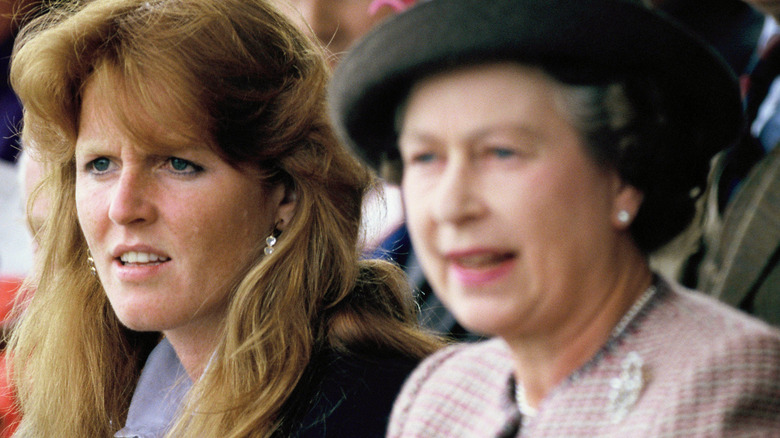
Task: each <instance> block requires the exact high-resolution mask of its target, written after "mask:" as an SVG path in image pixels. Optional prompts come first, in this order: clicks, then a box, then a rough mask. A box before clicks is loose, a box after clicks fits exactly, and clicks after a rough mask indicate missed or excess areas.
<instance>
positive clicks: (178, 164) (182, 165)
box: [168, 157, 203, 174]
mask: <svg viewBox="0 0 780 438" xmlns="http://www.w3.org/2000/svg"><path fill="white" fill-rule="evenodd" d="M168 165H169V166H170V168H171V170H173V171H174V172H175V173H183V174H190V173H197V172H200V171H201V170H203V168H202V167H200V166H198V165H196V164H194V163H192V162H190V161H187V160H185V159H183V158H178V157H170V158H168Z"/></svg>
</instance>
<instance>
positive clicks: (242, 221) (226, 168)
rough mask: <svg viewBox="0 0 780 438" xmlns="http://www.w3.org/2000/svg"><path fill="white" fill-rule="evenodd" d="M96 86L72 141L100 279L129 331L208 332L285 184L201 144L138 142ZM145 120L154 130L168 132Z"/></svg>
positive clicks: (82, 216) (80, 203) (132, 109)
mask: <svg viewBox="0 0 780 438" xmlns="http://www.w3.org/2000/svg"><path fill="white" fill-rule="evenodd" d="M100 84H101V83H100V82H90V83H89V84H88V85H87V87H86V90H85V94H84V100H83V107H82V111H81V118H80V125H79V132H78V139H77V142H76V166H77V174H76V204H77V212H78V218H79V221H80V224H81V228H82V230H83V232H84V235H85V237H86V239H87V243H88V244H89V248H90V250H91V253H92V256H93V258H94V260H95V265H96V267H97V272H98V275H99V278H100V282H101V283H102V285H103V287H104V289H105V291H106V294H107V295H108V299H109V301H110V303H111V306H112V308H113V309H114V311H115V312H116V314H117V316H118V317H119V319H120V321H121V322H122V323H123V324H125V325H126V326H127V327H129V328H131V329H134V330H140V331H164V332H166V333H167V334H169V335H172V334H174V333H175V332H178V333H181V334H183V335H185V336H186V335H187V334H193V333H213V332H215V330H216V329H217V328H218V327H220V325H221V324H222V322H223V319H224V316H225V311H226V305H227V301H228V294H229V286H230V285H231V282H232V281H233V280H235V279H236V277H237V275H238V274H239V272H240V271H241V270H242V269H243V268H245V266H246V264H247V263H248V261H249V259H250V257H252V256H253V254H255V253H256V250H257V248H258V247H260V248H262V246H263V243H262V242H264V239H265V237H266V236H267V235H268V234H269V232H270V231H271V230H272V229H273V226H274V222H275V220H276V219H275V215H276V213H277V207H278V204H279V202H280V200H281V197H282V196H283V194H284V191H283V189H281V188H276V189H273V190H268V189H265V188H264V187H263V186H262V185H261V184H260V181H259V179H258V177H257V176H256V175H254V176H253V175H252V172H249V171H247V172H245V171H241V170H238V169H235V168H233V167H231V166H230V165H228V163H226V162H225V161H223V160H222V159H221V158H220V157H219V156H217V155H216V154H215V153H214V152H213V151H212V150H211V149H210V148H209V147H208V146H207V145H206V144H205V143H192V142H190V143H189V144H185V145H183V146H181V147H177V148H163V147H160V148H158V149H157V150H150V148H149V147H146V148H142V147H140V145H138V144H137V143H136V140H135V139H134V137H132V136H128V134H127V133H126V131H124V130H123V129H121V128H120V126H121V122H120V120H119V119H118V118H117V116H116V115H115V114H114V113H112V111H111V109H110V107H109V105H108V104H107V100H108V99H106V98H105V96H107V95H108V96H111V95H113V94H111V93H110V92H109V91H108V90H104V89H101V87H102V85H100ZM126 105H129V111H128V113H130V114H136V113H137V114H142V112H141V111H140V108H139V107H138V105H137V104H135V103H134V102H132V101H131V102H129V103H126ZM148 126H149V129H150V130H152V131H150V132H151V133H152V135H153V136H154V135H157V136H158V137H156V138H160V139H163V138H168V139H171V138H172V137H171V136H173V135H175V134H172V133H170V128H169V127H166V126H164V124H160V123H157V122H154V121H149V123H148ZM188 134H189V133H188ZM161 143H162V142H161ZM166 144H169V143H166Z"/></svg>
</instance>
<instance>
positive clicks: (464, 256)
mask: <svg viewBox="0 0 780 438" xmlns="http://www.w3.org/2000/svg"><path fill="white" fill-rule="evenodd" d="M447 259H448V260H449V261H450V272H451V274H452V275H453V276H454V278H455V279H457V280H458V281H459V282H460V283H462V284H464V285H466V286H469V287H483V286H488V285H489V284H491V283H494V282H496V281H498V280H499V279H501V278H503V277H505V276H506V275H508V274H509V272H511V271H512V268H513V266H514V261H515V259H516V255H515V253H513V252H510V251H507V252H504V251H496V250H472V251H465V252H459V253H450V254H448V256H447Z"/></svg>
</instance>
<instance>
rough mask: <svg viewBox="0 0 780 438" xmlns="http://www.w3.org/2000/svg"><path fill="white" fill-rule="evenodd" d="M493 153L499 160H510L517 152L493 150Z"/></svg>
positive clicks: (506, 149)
mask: <svg viewBox="0 0 780 438" xmlns="http://www.w3.org/2000/svg"><path fill="white" fill-rule="evenodd" d="M491 152H492V153H493V155H495V156H496V157H498V158H509V157H511V156H513V155H515V151H513V150H512V149H509V148H493V149H491Z"/></svg>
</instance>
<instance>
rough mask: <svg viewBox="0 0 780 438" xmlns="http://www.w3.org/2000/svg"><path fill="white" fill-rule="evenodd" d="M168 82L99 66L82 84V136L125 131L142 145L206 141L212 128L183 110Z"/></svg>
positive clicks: (157, 145)
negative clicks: (130, 76) (128, 75)
mask: <svg viewBox="0 0 780 438" xmlns="http://www.w3.org/2000/svg"><path fill="white" fill-rule="evenodd" d="M166 85H167V84H163V83H161V82H155V81H152V80H148V79H140V80H131V79H129V78H128V77H126V76H123V75H122V74H120V73H119V72H118V71H117V70H116V69H115V68H112V67H107V66H102V67H99V68H97V69H96V70H95V71H94V72H93V73H92V75H90V77H89V78H88V79H87V80H86V81H85V82H84V85H83V87H82V93H81V111H80V114H79V123H78V126H79V128H78V129H79V132H78V137H79V138H82V137H83V136H84V135H85V134H90V135H91V136H93V137H101V136H102V137H105V136H110V135H115V134H116V133H117V132H121V133H122V134H124V135H127V136H128V137H132V138H133V139H134V140H135V142H136V143H138V144H139V145H146V146H149V147H154V148H158V147H161V146H162V147H167V148H172V149H175V148H178V147H183V146H185V145H188V144H191V143H192V142H193V141H194V140H197V141H199V142H200V143H203V141H204V139H208V138H209V136H208V135H207V133H208V131H207V130H206V129H205V128H204V127H203V124H199V123H197V120H196V117H194V116H193V113H195V110H194V109H191V112H190V113H188V112H186V111H184V110H182V109H181V108H182V105H180V104H177V102H176V99H175V97H174V95H173V94H172V93H171V92H170V90H171V89H170V88H169V87H167V86H166ZM85 130H91V132H86V131H85Z"/></svg>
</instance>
